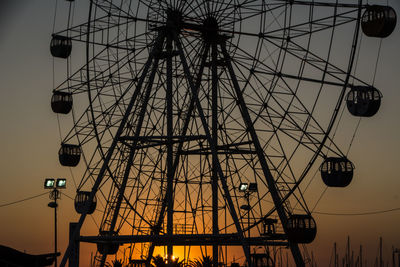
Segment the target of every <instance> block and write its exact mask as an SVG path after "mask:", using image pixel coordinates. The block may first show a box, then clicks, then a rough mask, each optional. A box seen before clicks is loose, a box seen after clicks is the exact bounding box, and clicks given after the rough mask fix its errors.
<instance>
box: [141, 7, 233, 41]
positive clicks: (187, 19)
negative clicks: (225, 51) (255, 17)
mask: <svg viewBox="0 0 400 267" xmlns="http://www.w3.org/2000/svg"><path fill="white" fill-rule="evenodd" d="M203 16H204V17H203V18H199V17H194V16H193V15H186V14H184V13H182V12H181V11H179V10H174V9H167V10H166V11H164V13H163V14H162V13H160V12H157V11H155V10H153V11H151V12H150V13H149V15H148V17H149V24H148V29H149V30H150V31H159V30H160V29H162V28H165V27H166V28H167V29H168V30H169V31H175V32H176V33H178V34H181V33H182V34H185V36H192V37H198V38H202V39H203V40H204V41H205V42H207V43H212V42H215V41H217V40H220V39H221V38H224V39H227V38H232V37H233V32H234V20H233V19H231V18H221V17H223V16H222V15H219V16H218V17H217V16H214V15H212V14H206V15H203ZM222 20H223V21H222Z"/></svg>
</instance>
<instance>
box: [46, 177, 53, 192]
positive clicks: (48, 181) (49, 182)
mask: <svg viewBox="0 0 400 267" xmlns="http://www.w3.org/2000/svg"><path fill="white" fill-rule="evenodd" d="M54 183H55V180H54V179H52V178H46V179H45V180H44V189H51V188H54Z"/></svg>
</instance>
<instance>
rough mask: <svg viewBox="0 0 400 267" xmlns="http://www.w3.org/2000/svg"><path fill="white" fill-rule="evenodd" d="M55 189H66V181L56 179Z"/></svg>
mask: <svg viewBox="0 0 400 267" xmlns="http://www.w3.org/2000/svg"><path fill="white" fill-rule="evenodd" d="M56 187H57V188H66V187H67V179H65V178H58V179H57V184H56Z"/></svg>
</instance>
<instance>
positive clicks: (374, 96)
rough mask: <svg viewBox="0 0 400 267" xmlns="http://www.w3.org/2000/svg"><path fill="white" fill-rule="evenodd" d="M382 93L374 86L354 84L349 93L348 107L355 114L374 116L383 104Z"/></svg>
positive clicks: (347, 98)
mask: <svg viewBox="0 0 400 267" xmlns="http://www.w3.org/2000/svg"><path fill="white" fill-rule="evenodd" d="M381 99H382V94H381V92H379V91H378V89H376V88H375V87H373V86H353V87H352V88H351V90H350V92H349V93H348V94H347V97H346V103H347V109H348V110H349V112H350V113H351V114H352V115H354V116H360V117H372V116H374V115H375V114H376V113H377V112H378V110H379V107H380V106H381Z"/></svg>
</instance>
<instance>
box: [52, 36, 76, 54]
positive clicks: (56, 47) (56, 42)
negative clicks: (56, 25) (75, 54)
mask: <svg viewBox="0 0 400 267" xmlns="http://www.w3.org/2000/svg"><path fill="white" fill-rule="evenodd" d="M71 50H72V41H71V38H69V37H66V36H62V35H56V34H55V35H53V38H52V39H51V42H50V52H51V55H52V56H53V57H59V58H67V57H69V56H70V55H71Z"/></svg>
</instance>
